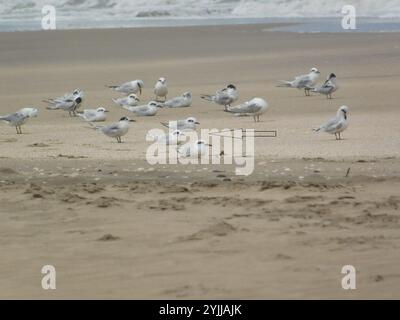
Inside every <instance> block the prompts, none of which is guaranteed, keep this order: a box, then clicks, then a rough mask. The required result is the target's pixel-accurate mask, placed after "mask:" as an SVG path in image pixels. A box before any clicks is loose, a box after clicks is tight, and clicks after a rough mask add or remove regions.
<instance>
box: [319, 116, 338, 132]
mask: <svg viewBox="0 0 400 320" xmlns="http://www.w3.org/2000/svg"><path fill="white" fill-rule="evenodd" d="M340 124H341V121H340V120H339V119H338V118H332V119H330V120H328V121H327V122H325V123H324V124H323V125H321V129H323V130H324V131H327V132H330V131H335V129H336V128H337V127H338V126H339V125H340Z"/></svg>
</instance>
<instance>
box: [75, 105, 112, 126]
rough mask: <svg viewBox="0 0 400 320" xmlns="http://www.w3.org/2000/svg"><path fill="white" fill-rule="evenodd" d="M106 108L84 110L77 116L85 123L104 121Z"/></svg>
mask: <svg viewBox="0 0 400 320" xmlns="http://www.w3.org/2000/svg"><path fill="white" fill-rule="evenodd" d="M106 112H108V110H106V108H103V107H100V108H97V109H86V110H83V112H78V113H77V116H78V117H80V118H81V119H83V120H85V121H87V122H100V121H105V120H106V118H107V115H106Z"/></svg>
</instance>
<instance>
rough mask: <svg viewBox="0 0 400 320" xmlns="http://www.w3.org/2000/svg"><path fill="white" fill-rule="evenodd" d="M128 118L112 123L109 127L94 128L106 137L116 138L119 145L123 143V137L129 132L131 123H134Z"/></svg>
mask: <svg viewBox="0 0 400 320" xmlns="http://www.w3.org/2000/svg"><path fill="white" fill-rule="evenodd" d="M134 121H135V120H131V119H129V118H127V117H122V118H121V119H120V120H119V121H118V122H115V123H112V124H110V125H108V126H94V125H93V126H94V128H95V129H96V130H98V131H100V132H102V133H104V134H105V135H106V136H108V137H111V138H116V139H117V142H118V143H121V142H122V140H121V137H122V136H124V135H126V134H127V133H128V131H129V122H134Z"/></svg>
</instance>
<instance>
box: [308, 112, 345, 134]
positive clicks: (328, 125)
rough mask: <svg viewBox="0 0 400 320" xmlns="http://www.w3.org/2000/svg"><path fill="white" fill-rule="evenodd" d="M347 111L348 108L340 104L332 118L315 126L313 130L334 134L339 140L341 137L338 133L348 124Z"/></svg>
mask: <svg viewBox="0 0 400 320" xmlns="http://www.w3.org/2000/svg"><path fill="white" fill-rule="evenodd" d="M348 113H349V108H348V107H347V106H341V107H340V108H339V110H338V111H337V113H336V117H335V118H332V119H330V120H329V121H327V122H325V123H324V124H322V125H321V126H319V127H318V128H315V129H314V131H316V132H319V131H324V132H327V133H330V134H334V135H335V138H336V140H341V139H342V138H341V136H340V134H341V133H342V132H343V131H344V130H346V129H347V127H348V126H349V121H348V119H347V118H348Z"/></svg>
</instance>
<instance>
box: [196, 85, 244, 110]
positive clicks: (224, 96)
mask: <svg viewBox="0 0 400 320" xmlns="http://www.w3.org/2000/svg"><path fill="white" fill-rule="evenodd" d="M200 97H201V98H202V99H204V100H207V101H211V102H214V103H216V104H219V105H221V106H224V107H225V110H226V109H227V108H228V107H230V106H231V104H232V103H234V102H235V101H236V100H237V99H238V97H239V95H238V91H237V89H236V87H235V86H234V85H233V84H230V85H228V86H226V88H224V89H222V90H218V91H217V92H216V93H215V95H207V94H202V95H201V96H200Z"/></svg>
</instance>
